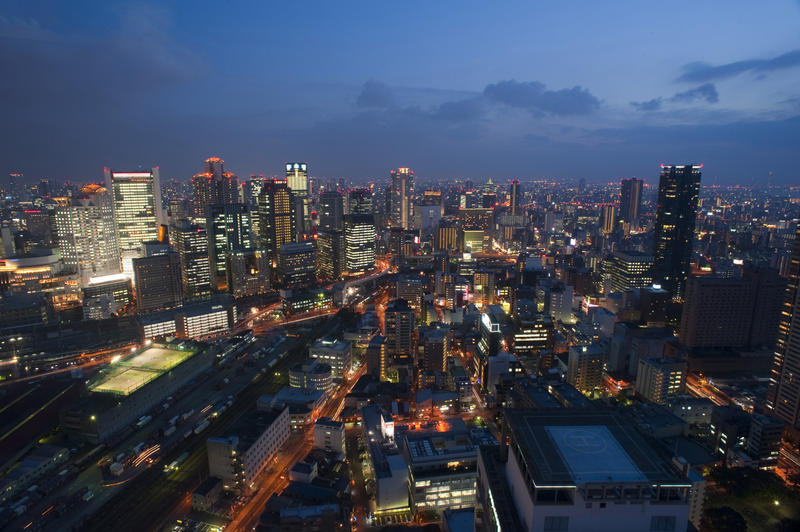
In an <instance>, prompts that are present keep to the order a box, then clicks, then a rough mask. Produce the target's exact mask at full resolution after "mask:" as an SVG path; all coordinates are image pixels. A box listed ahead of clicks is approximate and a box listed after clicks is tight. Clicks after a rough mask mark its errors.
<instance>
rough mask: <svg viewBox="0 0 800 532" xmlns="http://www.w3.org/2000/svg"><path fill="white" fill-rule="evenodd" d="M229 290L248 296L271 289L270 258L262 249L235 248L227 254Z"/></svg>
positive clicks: (235, 294) (238, 294) (237, 294)
mask: <svg viewBox="0 0 800 532" xmlns="http://www.w3.org/2000/svg"><path fill="white" fill-rule="evenodd" d="M227 261H228V262H227V268H226V269H227V275H228V291H229V292H230V293H231V295H233V297H247V296H254V295H258V294H264V293H266V292H268V291H269V279H270V270H271V269H270V262H271V261H270V259H269V256H268V255H267V253H266V252H265V251H264V250H261V249H253V248H250V249H235V250H231V251H229V252H228V254H227Z"/></svg>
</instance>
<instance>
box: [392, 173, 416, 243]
mask: <svg viewBox="0 0 800 532" xmlns="http://www.w3.org/2000/svg"><path fill="white" fill-rule="evenodd" d="M389 188H390V190H389V196H390V197H389V202H390V212H389V222H390V223H391V226H392V227H401V228H403V229H411V222H412V220H413V219H414V202H413V198H414V171H413V170H411V169H410V168H405V167H401V168H398V169H397V170H392V172H391V183H390V185H389Z"/></svg>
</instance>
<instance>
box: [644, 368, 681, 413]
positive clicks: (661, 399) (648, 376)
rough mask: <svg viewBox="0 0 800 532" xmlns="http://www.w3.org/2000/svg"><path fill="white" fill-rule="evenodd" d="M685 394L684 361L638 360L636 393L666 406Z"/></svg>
mask: <svg viewBox="0 0 800 532" xmlns="http://www.w3.org/2000/svg"><path fill="white" fill-rule="evenodd" d="M685 392H686V361H684V360H678V359H675V358H640V359H639V370H638V371H637V372H636V393H637V395H639V396H640V397H642V398H644V399H647V400H648V401H652V402H654V403H658V404H660V405H666V404H667V403H669V401H670V400H671V399H672V398H673V397H675V396H678V395H682V394H684V393H685Z"/></svg>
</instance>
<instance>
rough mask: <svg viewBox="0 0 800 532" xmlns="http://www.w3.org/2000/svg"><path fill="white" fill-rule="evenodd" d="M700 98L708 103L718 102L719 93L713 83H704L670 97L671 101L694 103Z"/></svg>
mask: <svg viewBox="0 0 800 532" xmlns="http://www.w3.org/2000/svg"><path fill="white" fill-rule="evenodd" d="M698 100H701V101H705V102H707V103H717V102H718V101H719V93H718V92H717V88H716V87H715V86H714V84H713V83H704V84H703V85H700V86H699V87H695V88H694V89H689V90H688V91H683V92H679V93H677V94H675V96H673V97H672V98H670V101H672V102H677V103H692V102H695V101H698Z"/></svg>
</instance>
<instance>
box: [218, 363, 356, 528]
mask: <svg viewBox="0 0 800 532" xmlns="http://www.w3.org/2000/svg"><path fill="white" fill-rule="evenodd" d="M365 372H366V366H365V365H364V364H362V365H361V366H360V367H359V368H358V370H357V371H356V372H355V374H354V375H353V376H352V377H350V379H349V380H347V381H345V382H343V383H342V384H341V385H340V386H339V387H338V388H337V389H336V391H335V392H334V394H333V395H332V396H331V397H330V399H328V401H327V402H326V403H325V406H323V407H322V409H321V411H320V417H330V418H336V417H337V416H338V415H339V413H341V411H342V408H343V407H344V398H345V396H346V395H347V394H349V393H350V391H351V390H352V389H353V385H355V383H356V382H357V381H358V379H360V378H361V377H362V376H363V375H364V373H365ZM313 444H314V426H313V425H311V426H308V427H306V428H305V430H303V431H302V432H300V433H296V434H293V435H292V438H290V440H289V442H288V443H287V444H286V445H285V446H284V448H283V449H282V451H281V453H280V454H279V455H278V457H276V460H277V462H276V463H275V465H274V466H272V467H270V469H268V470H267V471H266V472H265V473H264V474H262V476H263V475H266V476H263V478H260V479H258V480H257V481H256V483H257V484H258V486H259V487H258V491H257V492H256V494H255V495H254V496H253V497H252V498H251V499H250V500H249V501H248V502H247V503H246V504H245V505H244V507H243V508H242V509H241V510H240V512H239V513H238V514H237V515H236V517H235V518H234V519H233V521H231V523H230V524H229V525H228V527H227V528H226V529H225V530H226V531H231V532H237V531H239V532H244V531H248V530H253V528H254V527H255V526H256V525H257V524H258V519H259V517H261V514H262V513H263V512H264V507H265V505H266V503H267V501H268V500H269V498H270V497H272V495H274V494H275V493H280V492H281V491H283V489H284V488H285V487H286V486H287V485H288V483H289V481H288V473H289V469H290V468H291V467H292V466H293V465H294V463H295V462H297V461H299V460H302V459H303V458H305V456H306V455H307V454H308V453H309V452H310V451H311V448H312V447H313Z"/></svg>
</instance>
